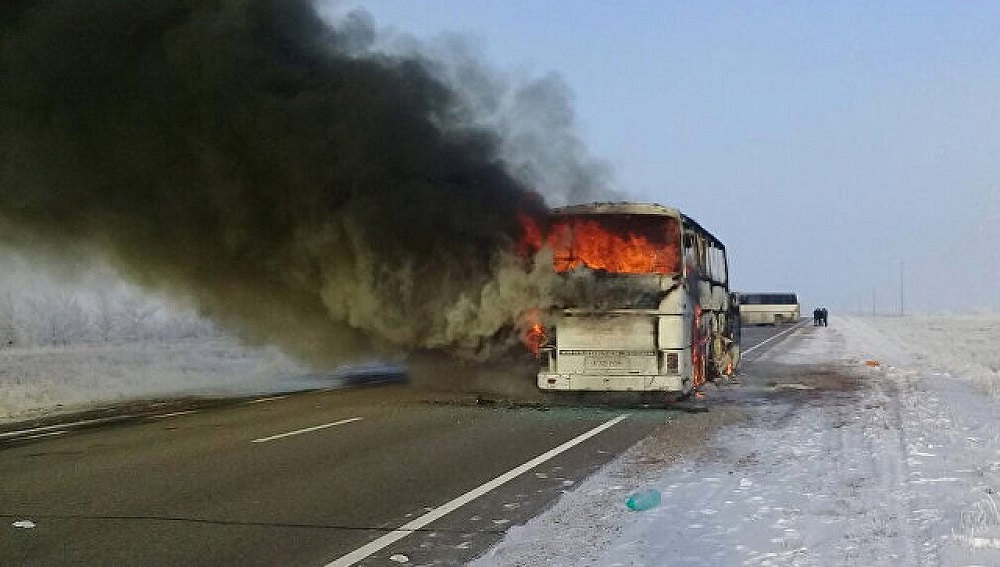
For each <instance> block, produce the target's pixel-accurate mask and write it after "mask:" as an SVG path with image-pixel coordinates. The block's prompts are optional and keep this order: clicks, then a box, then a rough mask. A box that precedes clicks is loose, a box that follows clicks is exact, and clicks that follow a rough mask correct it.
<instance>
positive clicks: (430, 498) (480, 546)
mask: <svg viewBox="0 0 1000 567" xmlns="http://www.w3.org/2000/svg"><path fill="white" fill-rule="evenodd" d="M782 330H783V329H781V328H777V329H769V328H765V329H759V330H758V329H754V330H751V331H750V332H748V333H747V334H746V335H745V339H746V342H745V343H744V350H748V349H750V348H751V347H752V346H753V345H754V344H755V341H756V342H760V341H763V340H766V339H767V338H768V337H770V336H771V335H773V334H774V333H775V332H780V331H782ZM776 343H780V340H779V341H773V343H772V346H770V347H767V348H773V344H776ZM455 401H456V400H445V403H435V402H441V400H431V401H429V397H428V395H427V393H426V392H421V391H418V390H415V389H413V388H408V387H405V386H391V387H384V388H369V389H358V390H351V391H320V392H310V393H302V394H295V395H290V396H286V397H278V398H276V399H270V400H264V401H261V402H258V403H239V404H231V405H225V406H220V407H209V408H202V409H198V410H197V411H191V412H190V413H188V412H186V411H181V412H180V413H177V412H168V414H167V415H161V416H158V417H153V418H150V417H145V418H140V419H131V420H127V421H125V422H122V423H119V424H116V425H114V424H113V425H105V426H102V427H91V428H88V429H82V430H62V429H58V428H54V429H46V430H43V431H35V432H29V433H27V434H25V435H27V436H34V435H51V436H49V437H33V438H30V439H23V438H21V439H19V438H17V436H16V435H13V436H8V437H7V438H0V442H2V445H0V447H2V448H0V479H2V482H0V518H3V520H4V525H3V526H2V529H3V532H4V536H3V537H2V538H0V564H3V565H70V564H74V565H108V564H114V565H178V564H187V565H327V564H330V563H331V562H334V561H335V560H337V559H338V558H340V557H343V556H344V555H346V554H349V553H351V552H353V551H355V550H357V549H359V548H362V547H363V546H365V545H366V544H369V543H370V542H372V541H374V540H378V539H379V538H382V537H384V536H386V535H387V534H390V533H392V532H393V531H394V530H396V529H397V528H399V527H400V526H403V525H404V524H407V523H408V522H411V521H414V520H415V519H418V518H421V517H423V516H425V515H426V514H427V513H428V512H429V511H433V510H435V509H437V508H438V507H440V506H442V505H443V504H445V503H447V502H449V501H451V500H452V499H454V498H456V497H459V496H461V495H463V494H466V493H468V492H469V491H471V490H475V489H476V488H477V487H481V486H483V485H484V484H485V483H488V482H490V481H491V480H493V479H496V478H497V477H500V476H501V475H504V474H505V473H508V472H509V471H512V470H516V469H517V467H519V466H521V465H524V464H525V463H530V461H531V460H532V459H535V458H536V457H539V455H543V454H545V453H546V452H547V451H550V450H552V449H553V448H555V447H558V446H560V445H561V444H563V443H566V442H567V441H571V440H573V439H575V438H577V437H578V436H579V435H581V434H585V433H586V432H588V431H592V430H594V428H596V427H599V426H601V425H602V424H608V423H609V421H610V420H613V419H615V418H617V417H618V416H621V415H624V414H626V413H628V414H629V415H628V418H627V419H624V420H621V421H620V422H617V423H614V424H613V425H610V426H607V429H606V430H604V431H601V432H600V433H597V434H595V435H594V436H593V437H591V438H589V439H586V440H584V441H582V442H580V443H579V444H578V445H576V446H574V447H571V448H569V449H567V450H566V451H565V452H563V453H561V454H559V455H556V456H554V457H552V458H551V459H550V460H547V461H545V462H543V463H539V464H538V465H537V466H534V467H532V468H530V470H528V471H526V472H524V473H523V474H519V475H517V476H515V477H514V478H513V479H511V480H509V481H508V482H507V483H505V484H503V485H501V486H499V487H497V488H496V489H494V490H492V491H490V492H488V493H486V494H485V495H483V496H481V497H479V498H475V499H473V500H471V501H470V502H468V503H467V504H464V505H462V506H461V507H459V508H457V509H455V510H454V511H451V512H450V513H448V514H445V515H443V516H442V517H440V518H438V519H435V520H434V521H431V522H428V523H427V525H426V526H422V527H420V529H418V530H417V531H416V532H415V533H414V534H413V535H408V536H406V537H403V538H401V539H399V541H396V542H393V543H392V544H390V545H388V546H386V547H384V548H381V549H377V550H375V551H374V553H372V554H371V555H369V556H366V558H362V560H361V564H371V565H375V564H381V565H385V564H386V563H387V562H388V558H389V557H390V556H392V555H394V554H403V555H406V556H407V557H408V558H409V559H410V560H411V562H412V563H418V562H422V561H428V560H432V559H438V560H442V561H444V562H445V563H446V564H458V563H462V562H465V561H468V560H469V559H471V558H473V557H475V556H477V555H479V554H480V553H482V552H483V551H484V550H485V549H487V548H488V546H489V545H491V544H492V543H493V542H495V541H496V540H497V539H498V538H499V537H500V536H501V535H502V533H503V532H504V531H505V530H506V529H507V528H509V527H510V526H511V525H516V524H519V523H523V522H524V521H526V520H527V519H529V518H531V517H532V516H534V515H535V514H537V513H538V512H539V511H540V510H542V509H543V508H545V507H546V506H548V505H550V504H551V502H552V501H553V499H554V498H556V497H557V496H558V495H559V494H560V493H561V492H562V491H563V490H566V489H567V488H569V487H571V486H572V485H573V484H574V483H576V482H578V481H579V480H581V479H583V478H585V477H586V476H587V475H589V474H590V473H592V472H593V471H594V470H596V469H597V468H598V467H600V466H601V465H602V464H604V463H605V462H607V461H608V460H609V459H611V458H613V457H614V456H615V455H617V454H619V453H621V451H623V450H625V449H626V448H628V447H629V446H631V445H632V444H634V443H635V442H636V441H638V440H639V439H641V438H642V437H644V436H645V435H646V434H648V432H649V431H651V430H652V429H653V428H654V427H657V426H660V425H662V424H663V423H665V422H667V421H670V420H674V421H678V422H680V421H683V420H688V419H699V417H698V416H693V415H689V414H682V413H678V412H665V411H662V410H646V411H643V410H629V411H624V410H611V409H595V408H553V409H549V410H545V411H543V410H540V409H537V408H531V407H504V406H493V407H482V406H476V405H474V404H465V403H453V402H455ZM458 401H459V402H460V401H461V400H458ZM98 425H101V424H98ZM20 520H29V521H31V522H33V523H34V524H35V527H34V528H30V529H26V528H15V527H13V526H12V524H13V523H14V522H17V521H20Z"/></svg>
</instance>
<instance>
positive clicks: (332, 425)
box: [253, 417, 361, 443]
mask: <svg viewBox="0 0 1000 567" xmlns="http://www.w3.org/2000/svg"><path fill="white" fill-rule="evenodd" d="M352 421H361V418H360V417H352V418H350V419H342V420H340V421H335V422H333V423H324V424H323V425H316V426H313V427H307V428H305V429H296V430H295V431H289V432H288V433H279V434H277V435H272V436H270V437H261V438H260V439H254V440H253V442H254V443H266V442H268V441H274V440H275V439H281V438H283V437H291V436H292V435H299V434H300V433H309V432H310V431H318V430H320V429H326V428H327V427H336V426H338V425H344V424H345V423H351V422H352Z"/></svg>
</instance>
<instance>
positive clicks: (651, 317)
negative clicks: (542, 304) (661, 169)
mask: <svg viewBox="0 0 1000 567" xmlns="http://www.w3.org/2000/svg"><path fill="white" fill-rule="evenodd" d="M525 233H526V235H529V237H530V238H532V239H533V240H534V242H533V243H532V244H533V247H532V248H533V249H534V250H538V249H540V248H542V247H548V248H550V249H551V250H552V261H553V266H554V268H555V270H556V272H557V273H558V274H559V275H560V277H561V278H562V280H561V282H562V284H564V286H565V288H566V289H565V290H562V291H565V292H566V293H565V300H564V303H562V304H559V305H558V307H557V308H555V309H553V311H552V312H551V313H548V314H546V315H547V316H546V317H545V320H546V322H547V326H545V327H544V328H539V332H538V333H537V345H536V346H537V349H536V351H537V355H538V360H539V366H540V368H539V372H538V381H537V384H538V387H539V388H540V389H542V390H550V391H591V392H594V391H598V392H645V393H647V395H646V396H644V397H650V398H654V399H663V400H670V399H676V398H679V397H683V396H684V395H686V394H689V393H691V392H692V391H693V390H696V389H697V388H699V387H700V386H702V385H703V384H704V383H705V382H706V381H708V380H714V379H716V378H720V377H723V376H728V375H731V374H732V373H733V372H734V371H735V370H736V367H737V365H738V364H739V358H740V347H739V329H740V324H739V311H738V309H737V305H736V298H735V295H733V294H731V293H730V290H729V275H728V267H727V261H726V247H725V246H724V245H723V244H722V242H721V241H719V239H717V238H716V237H715V236H713V235H712V234H711V233H709V232H708V231H707V230H705V229H704V228H702V227H701V226H700V225H699V224H698V223H697V222H695V221H694V220H692V219H691V218H689V217H687V216H685V215H683V214H681V213H680V212H678V211H677V210H676V209H673V208H669V207H664V206H661V205H655V204H638V203H592V204H586V205H573V206H568V207H562V208H557V209H553V210H552V211H551V215H550V218H549V222H548V226H547V227H544V229H543V228H542V227H534V226H532V227H526V230H525ZM558 293H559V291H558V290H557V294H558Z"/></svg>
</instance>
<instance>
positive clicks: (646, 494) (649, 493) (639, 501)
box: [625, 488, 660, 512]
mask: <svg viewBox="0 0 1000 567" xmlns="http://www.w3.org/2000/svg"><path fill="white" fill-rule="evenodd" d="M625 505H626V506H628V509H629V510H632V511H635V512H642V511H643V510H649V509H650V508H656V507H657V506H659V505H660V491H659V490H657V489H655V488H644V489H642V490H640V491H638V492H635V493H632V494H630V495H629V497H628V500H626V501H625Z"/></svg>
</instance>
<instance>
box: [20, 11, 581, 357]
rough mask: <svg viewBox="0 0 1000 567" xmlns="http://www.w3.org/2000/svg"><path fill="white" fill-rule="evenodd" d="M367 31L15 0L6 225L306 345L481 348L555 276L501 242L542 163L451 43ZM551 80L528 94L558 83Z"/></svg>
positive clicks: (269, 337) (277, 14)
mask: <svg viewBox="0 0 1000 567" xmlns="http://www.w3.org/2000/svg"><path fill="white" fill-rule="evenodd" d="M376 35H377V34H376V32H375V31H374V28H373V26H372V25H371V23H370V22H369V21H368V20H367V18H366V17H365V16H364V15H363V14H355V15H353V16H351V17H348V18H346V19H344V20H343V21H341V22H340V23H339V24H337V25H336V26H330V25H328V24H327V23H325V22H324V21H322V20H321V19H320V18H319V17H318V16H317V14H316V12H315V10H314V7H313V6H312V5H311V4H310V3H309V2H307V1H306V0H4V2H2V4H0V244H4V245H6V246H10V247H12V248H17V249H19V250H28V251H31V252H38V253H39V254H45V255H46V256H57V257H61V258H62V259H72V258H77V257H87V258H97V259H101V260H106V261H109V262H111V264H112V265H113V266H115V267H116V269H117V270H118V271H119V272H120V273H121V274H122V275H123V276H124V277H126V278H127V279H130V280H132V281H134V282H137V283H139V284H141V285H143V286H146V287H147V288H150V289H153V290H156V291H160V292H163V293H166V294H169V295H172V296H173V297H176V298H186V299H187V300H188V301H190V302H192V303H193V304H194V305H196V306H197V307H198V308H199V309H200V310H201V311H202V312H203V313H204V314H206V315H207V316H209V317H212V318H213V319H215V320H217V321H219V322H221V323H222V324H224V325H227V326H229V328H231V329H234V330H236V331H238V332H240V333H242V334H243V335H244V336H248V337H250V338H252V339H255V340H259V341H269V342H274V343H277V344H279V345H280V346H282V347H283V348H285V349H286V350H287V351H289V352H291V353H293V354H296V355H299V356H300V357H302V358H304V359H306V360H310V361H313V362H327V361H330V360H334V359H336V357H338V356H340V355H342V354H344V353H350V352H357V351H358V350H359V349H368V348H402V349H445V350H448V351H450V352H456V353H465V354H472V355H475V354H477V353H478V354H479V355H482V353H484V352H488V347H489V342H490V341H491V340H495V337H496V335H497V333H498V332H500V331H502V329H503V328H504V327H506V326H509V325H511V324H512V323H514V322H515V320H516V317H517V313H518V312H519V311H520V310H521V309H522V308H523V307H524V306H526V305H527V304H529V303H532V302H535V303H537V302H538V301H540V298H541V296H543V295H544V294H545V291H544V289H545V284H544V281H545V279H546V277H548V274H547V272H546V270H545V269H543V267H539V268H535V272H529V271H528V270H527V269H526V267H525V266H524V264H523V263H519V261H518V259H517V258H515V257H513V256H512V255H510V254H508V253H507V252H506V251H508V250H510V249H512V248H513V242H514V241H515V240H516V238H517V236H518V232H519V228H518V221H517V216H518V213H523V214H528V215H531V216H536V217H537V216H540V215H542V214H543V211H544V207H545V204H544V202H543V200H542V199H541V198H539V197H538V196H537V194H536V193H535V192H534V189H536V187H528V186H527V184H526V183H525V181H526V180H533V181H544V180H545V174H544V172H539V171H531V168H530V166H529V165H528V164H527V162H523V163H516V164H513V166H512V164H511V161H510V159H511V155H513V154H512V152H511V148H513V147H514V145H512V142H511V140H510V138H509V137H508V138H504V136H503V133H502V132H499V131H498V129H497V126H498V125H500V124H501V122H502V121H498V120H496V113H494V114H492V115H491V114H489V113H487V114H482V113H481V112H480V111H479V110H477V109H476V108H475V105H474V104H470V100H471V98H472V97H471V96H468V93H463V91H462V90H461V89H456V88H455V87H454V85H449V82H448V79H447V75H448V74H449V72H450V71H447V70H446V69H454V67H451V68H449V67H447V65H442V64H440V63H435V62H431V61H429V60H428V59H427V57H426V54H424V55H416V54H411V55H406V54H401V53H395V54H393V53H392V52H391V51H377V50H375V49H372V45H373V42H374V41H375V37H376ZM466 63H469V62H468V61H466ZM469 64H470V65H471V63H469ZM473 66H474V65H473ZM477 72H479V73H480V76H479V79H482V77H484V76H489V74H488V73H485V72H482V71H477ZM475 74H476V73H474V72H471V71H470V70H469V69H464V70H462V75H463V76H465V77H469V76H472V75H475ZM479 82H480V83H482V82H483V81H481V80H480V81H479ZM486 82H487V83H489V81H486ZM552 83H553V79H552V78H551V77H550V78H547V79H545V80H543V81H540V82H538V83H537V84H535V85H534V86H533V87H532V88H525V89H522V90H520V91H516V92H515V94H518V93H519V96H522V97H527V98H528V99H529V100H541V101H543V102H544V103H545V104H552V103H553V96H554V97H555V99H554V102H555V103H557V104H558V103H559V102H560V101H564V99H563V98H560V97H561V96H562V95H560V94H559V93H558V92H556V94H555V95H549V94H546V93H547V92H550V91H546V90H545V86H546V84H550V85H551V84H552ZM486 86H487V87H489V85H486ZM555 86H556V87H559V88H562V87H561V82H559V81H555ZM556 91H558V88H557V89H556ZM479 95H481V93H479V94H477V96H479ZM515 98H516V97H515ZM522 102H523V101H522ZM494 110H497V109H496V108H495V109H494ZM560 112H562V114H558V115H556V116H555V117H554V118H551V119H550V122H551V126H552V127H553V128H555V129H559V128H562V129H563V130H564V131H565V129H566V128H567V127H568V126H569V125H570V123H571V122H572V115H571V114H569V115H567V114H565V112H566V110H565V109H562V110H560ZM529 118H531V121H532V122H536V123H537V121H538V120H537V119H538V117H529ZM567 119H568V121H567ZM563 133H565V132H563ZM515 134H517V135H518V136H520V137H521V138H524V139H527V140H528V141H530V142H532V143H534V144H536V145H538V146H546V144H544V143H543V142H544V141H543V140H542V139H541V138H540V137H539V132H538V131H537V130H531V129H528V130H522V131H518V132H515ZM563 139H564V140H566V139H569V140H570V141H571V142H573V140H575V138H572V137H570V138H565V137H564V138H563ZM515 143H516V141H515ZM549 147H550V148H551V147H554V146H551V145H549ZM569 147H570V148H571V150H572V151H573V152H578V151H579V149H580V148H579V147H578V145H577V144H575V143H571V144H569ZM550 152H551V149H550ZM544 157H545V160H546V163H547V164H548V165H549V166H551V167H553V168H555V167H556V166H559V167H562V165H560V164H554V162H553V157H552V156H551V155H545V156H544ZM574 159H575V157H573V156H571V158H570V160H569V161H573V160H574ZM589 167H590V166H585V167H581V168H575V169H574V168H569V170H568V171H569V175H571V176H574V177H575V178H574V180H573V181H572V183H571V185H570V186H567V187H564V188H563V190H564V191H565V193H566V195H570V194H572V195H573V197H572V198H575V199H576V198H579V195H580V191H581V188H583V187H584V186H585V185H586V179H585V178H586V176H587V174H586V172H587V171H589V169H588V168H589ZM598 169H599V168H598ZM592 173H595V172H592ZM595 175H596V176H597V177H600V176H601V175H600V174H599V172H596V173H595ZM543 189H544V188H543ZM564 196H565V195H564Z"/></svg>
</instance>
